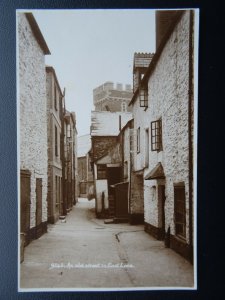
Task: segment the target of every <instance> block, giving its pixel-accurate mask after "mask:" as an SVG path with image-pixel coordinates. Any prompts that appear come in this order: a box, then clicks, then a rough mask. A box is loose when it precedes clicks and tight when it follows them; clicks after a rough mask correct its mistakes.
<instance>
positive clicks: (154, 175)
mask: <svg viewBox="0 0 225 300" xmlns="http://www.w3.org/2000/svg"><path fill="white" fill-rule="evenodd" d="M163 178H165V174H164V170H163V166H162V164H161V163H160V162H159V163H157V165H156V166H155V167H154V168H153V169H152V170H151V171H150V172H149V173H148V174H147V175H146V176H145V180H153V179H163Z"/></svg>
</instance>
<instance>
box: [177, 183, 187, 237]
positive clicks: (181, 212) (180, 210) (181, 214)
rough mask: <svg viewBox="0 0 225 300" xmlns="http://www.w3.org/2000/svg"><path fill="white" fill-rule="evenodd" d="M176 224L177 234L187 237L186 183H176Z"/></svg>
mask: <svg viewBox="0 0 225 300" xmlns="http://www.w3.org/2000/svg"><path fill="white" fill-rule="evenodd" d="M178 191H179V193H180V195H179V194H178ZM181 195H182V196H181ZM174 225H175V235H176V236H178V237H180V238H182V239H186V197H185V185H184V184H182V185H174Z"/></svg>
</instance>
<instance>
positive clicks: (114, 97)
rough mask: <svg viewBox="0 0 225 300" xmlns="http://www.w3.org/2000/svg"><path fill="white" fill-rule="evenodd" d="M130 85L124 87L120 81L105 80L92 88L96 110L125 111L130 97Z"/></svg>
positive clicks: (129, 109) (127, 108)
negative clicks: (115, 82)
mask: <svg viewBox="0 0 225 300" xmlns="http://www.w3.org/2000/svg"><path fill="white" fill-rule="evenodd" d="M132 95H133V93H132V90H131V85H130V84H126V85H125V87H123V85H122V84H121V83H117V85H116V86H115V84H114V83H113V82H110V81H108V82H105V83H104V84H102V85H100V86H99V87H97V88H95V89H94V90H93V101H94V106H95V110H96V111H111V112H119V111H121V112H127V111H131V107H129V106H128V104H129V102H130V100H131V98H132Z"/></svg>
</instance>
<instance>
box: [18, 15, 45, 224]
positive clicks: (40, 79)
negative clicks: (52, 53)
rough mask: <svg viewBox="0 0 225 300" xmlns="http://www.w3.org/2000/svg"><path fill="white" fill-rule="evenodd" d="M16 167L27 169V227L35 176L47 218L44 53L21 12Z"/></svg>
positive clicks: (31, 216)
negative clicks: (29, 195) (28, 185)
mask: <svg viewBox="0 0 225 300" xmlns="http://www.w3.org/2000/svg"><path fill="white" fill-rule="evenodd" d="M18 43H19V47H18V50H19V70H18V72H19V94H18V95H19V99H18V101H19V103H20V105H19V109H20V111H19V114H20V132H19V142H20V168H21V169H28V170H29V171H30V172H31V215H30V218H31V220H30V221H31V223H30V226H31V228H32V227H34V226H35V217H36V192H35V188H36V178H42V221H43V222H45V221H47V202H46V199H47V116H46V75H45V56H44V53H43V51H42V50H41V48H40V46H39V44H38V43H37V41H36V39H35V38H34V36H33V33H32V31H31V28H30V25H29V23H28V21H27V19H26V17H25V15H24V14H23V13H19V14H18Z"/></svg>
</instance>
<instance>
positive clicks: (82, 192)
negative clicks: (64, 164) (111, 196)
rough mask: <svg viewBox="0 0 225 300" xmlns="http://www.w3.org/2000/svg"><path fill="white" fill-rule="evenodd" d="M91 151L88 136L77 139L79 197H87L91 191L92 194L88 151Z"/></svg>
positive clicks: (91, 175) (92, 182) (92, 184)
mask: <svg viewBox="0 0 225 300" xmlns="http://www.w3.org/2000/svg"><path fill="white" fill-rule="evenodd" d="M90 150H91V136H90V134H86V135H82V136H79V137H78V154H77V157H78V185H79V197H88V195H89V193H90V192H91V190H92V193H93V192H94V188H93V186H94V181H93V173H92V171H91V163H90V157H89V151H90ZM89 196H91V195H89Z"/></svg>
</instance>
